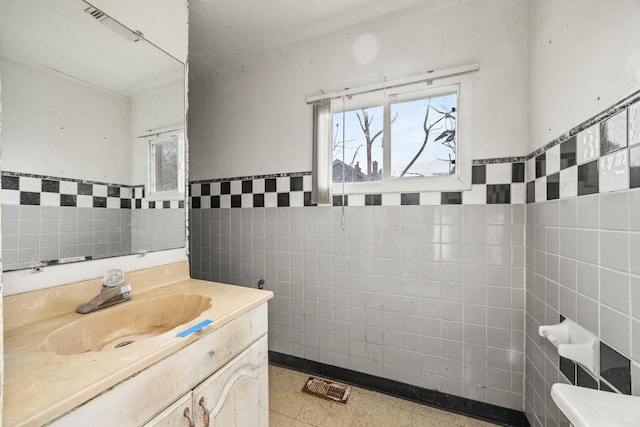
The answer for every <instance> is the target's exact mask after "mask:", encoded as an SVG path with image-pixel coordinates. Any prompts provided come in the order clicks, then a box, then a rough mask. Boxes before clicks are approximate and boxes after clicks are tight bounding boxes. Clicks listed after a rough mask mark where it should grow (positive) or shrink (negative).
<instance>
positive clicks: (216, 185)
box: [211, 181, 220, 196]
mask: <svg viewBox="0 0 640 427" xmlns="http://www.w3.org/2000/svg"><path fill="white" fill-rule="evenodd" d="M211 195H212V196H219V195H220V182H219V181H218V182H212V183H211Z"/></svg>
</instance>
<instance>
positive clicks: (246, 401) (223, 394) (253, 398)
mask: <svg viewBox="0 0 640 427" xmlns="http://www.w3.org/2000/svg"><path fill="white" fill-rule="evenodd" d="M267 360H268V358H267V336H266V335H265V336H263V337H262V338H260V339H259V340H258V341H256V342H255V343H253V344H252V345H251V346H250V347H249V348H247V349H246V350H245V351H243V352H242V353H240V354H239V355H238V356H236V358H234V359H233V360H232V361H231V362H229V363H228V364H227V365H225V366H224V367H223V368H222V369H220V370H219V371H218V372H216V373H215V374H213V375H212V376H210V377H209V378H208V379H206V380H205V381H203V382H202V384H200V385H199V386H198V387H196V388H195V389H194V390H193V408H194V410H195V412H196V414H197V416H196V419H197V421H196V425H197V426H198V427H207V426H210V427H214V426H215V427H231V426H234V427H244V426H247V427H258V426H264V427H268V425H269V385H268V376H269V367H268V363H267Z"/></svg>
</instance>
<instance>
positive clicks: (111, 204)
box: [40, 197, 120, 209]
mask: <svg viewBox="0 0 640 427" xmlns="http://www.w3.org/2000/svg"><path fill="white" fill-rule="evenodd" d="M40 202H41V203H42V199H41V200H40ZM107 208H108V209H120V197H107Z"/></svg>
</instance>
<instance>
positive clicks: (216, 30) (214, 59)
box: [189, 0, 462, 71]
mask: <svg viewBox="0 0 640 427" xmlns="http://www.w3.org/2000/svg"><path fill="white" fill-rule="evenodd" d="M458 1H462V0H458ZM450 2H451V0H190V1H189V63H190V64H191V65H193V66H194V67H195V68H196V69H198V70H200V69H202V67H204V68H205V69H207V70H209V71H213V70H218V71H220V70H224V69H230V68H235V67H237V66H239V65H242V64H243V63H251V62H254V61H256V60H259V59H260V58H261V57H265V56H269V55H272V54H275V53H278V52H281V51H283V50H288V49H292V48H297V47H302V46H304V45H307V44H312V43H317V42H321V41H322V40H324V39H330V38H332V37H336V36H338V35H340V34H344V33H345V32H348V31H349V30H353V29H358V28H361V27H366V26H367V25H368V24H372V23H375V22H379V21H383V20H385V19H388V18H391V17H393V16H396V15H400V14H406V13H411V11H413V10H415V9H418V8H424V7H433V6H435V5H437V4H439V3H450ZM191 65H190V66H191Z"/></svg>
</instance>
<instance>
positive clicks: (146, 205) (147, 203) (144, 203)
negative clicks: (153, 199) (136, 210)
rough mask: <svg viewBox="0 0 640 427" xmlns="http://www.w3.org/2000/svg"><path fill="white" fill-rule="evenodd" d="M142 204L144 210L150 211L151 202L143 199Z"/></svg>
mask: <svg viewBox="0 0 640 427" xmlns="http://www.w3.org/2000/svg"><path fill="white" fill-rule="evenodd" d="M141 202H142V203H141V206H142V209H149V201H148V200H147V199H142V201H141Z"/></svg>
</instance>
